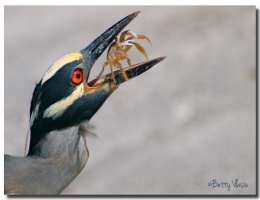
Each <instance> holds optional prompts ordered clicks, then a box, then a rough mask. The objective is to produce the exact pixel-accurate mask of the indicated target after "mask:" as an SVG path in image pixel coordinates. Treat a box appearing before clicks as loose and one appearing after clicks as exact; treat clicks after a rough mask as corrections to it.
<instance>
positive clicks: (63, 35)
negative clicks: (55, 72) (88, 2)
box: [4, 6, 256, 195]
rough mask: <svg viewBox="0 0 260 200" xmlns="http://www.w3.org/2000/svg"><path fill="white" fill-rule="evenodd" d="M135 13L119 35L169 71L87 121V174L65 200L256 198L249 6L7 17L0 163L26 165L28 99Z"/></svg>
mask: <svg viewBox="0 0 260 200" xmlns="http://www.w3.org/2000/svg"><path fill="white" fill-rule="evenodd" d="M138 10H140V11H141V13H140V14H139V16H138V17H137V18H136V19H135V20H134V21H133V22H131V23H130V24H129V25H128V26H127V28H126V29H130V30H132V31H134V32H135V33H137V34H143V35H146V36H147V37H148V38H149V39H150V40H151V42H152V46H151V45H150V44H149V43H148V42H147V41H140V44H141V45H142V46H143V47H144V48H145V50H146V52H147V55H148V57H149V59H152V58H156V57H160V56H167V59H165V60H164V61H163V62H161V63H159V64H158V65H156V66H155V67H153V68H152V69H151V70H149V71H147V72H146V73H144V74H142V75H141V76H139V77H137V78H135V79H133V80H131V81H129V82H127V83H125V84H123V85H122V86H121V87H120V88H119V89H118V90H117V91H115V92H114V94H113V95H112V96H111V97H110V98H109V99H108V100H107V101H106V103H105V104H104V105H103V107H102V108H101V109H100V110H99V111H98V112H97V114H96V115H95V116H94V117H93V118H92V120H91V124H92V125H93V126H94V127H95V128H94V130H93V132H94V133H95V134H96V135H97V138H95V137H90V138H87V143H88V148H89V152H90V157H89V160H88V163H87V165H86V167H85V168H84V169H83V171H82V172H81V174H80V175H79V176H78V177H77V178H76V179H75V180H74V181H73V182H72V183H71V184H70V186H69V187H68V188H67V189H66V190H65V191H64V192H63V194H137V195H138V194H178V195H182V194H255V193H256V160H255V159H256V50H255V49H256V8H255V7H254V6H236V7H234V6H228V7H227V6H226V7H224V6H222V7H220V6H212V7H207V6H203V7H200V6H183V7H182V6H176V7H174V6H144V7H141V6H138V7H135V6H106V7H105V6H97V7H93V6H34V7H32V6H30V7H28V6H21V7H16V6H5V9H4V18H5V19H4V28H5V30H4V33H5V35H4V38H5V46H4V52H5V57H4V58H5V63H4V64H5V67H4V78H5V79H4V89H5V93H4V108H5V111H4V117H5V122H4V128H5V134H4V148H5V154H10V155H15V156H23V155H24V146H25V138H26V133H27V131H28V128H29V123H28V122H29V108H30V101H31V97H32V92H33V89H34V87H35V85H36V83H37V82H38V81H39V80H40V79H41V78H42V76H43V75H44V73H45V72H46V71H47V69H48V68H49V67H50V66H51V64H52V63H54V62H55V61H56V60H57V59H59V58H60V57H62V56H63V55H65V54H67V53H71V52H74V51H79V50H81V49H82V48H84V47H85V46H87V45H88V44H89V43H90V42H92V41H93V40H94V39H95V38H96V37H97V36H99V35H100V34H101V33H103V32H104V31H105V30H106V29H107V28H109V27H110V26H111V25H113V24H114V23H116V22H117V21H119V20H120V19H122V18H123V17H125V16H126V15H128V14H130V13H132V12H135V11H138ZM105 54H106V53H105ZM105 54H104V55H102V56H101V57H100V58H99V60H98V61H97V62H96V64H95V67H94V68H93V70H92V73H91V76H92V77H94V76H96V75H98V73H99V72H100V70H101V65H102V64H103V62H104V61H105V60H106V57H105V56H106V55H105ZM129 56H130V57H131V59H132V63H133V64H134V63H137V62H141V61H144V60H145V57H144V56H143V55H142V54H140V53H139V52H138V51H137V50H136V49H134V48H133V49H131V50H130V51H129ZM122 63H123V64H124V66H127V64H126V62H122ZM107 71H108V69H107ZM213 179H216V181H217V182H218V183H221V182H227V183H230V184H231V189H230V191H228V189H227V188H222V187H218V188H217V187H216V188H213V187H212V186H210V184H209V183H212V180H213ZM235 179H238V181H239V182H241V183H246V184H248V187H245V188H237V189H236V188H234V187H233V185H232V181H235Z"/></svg>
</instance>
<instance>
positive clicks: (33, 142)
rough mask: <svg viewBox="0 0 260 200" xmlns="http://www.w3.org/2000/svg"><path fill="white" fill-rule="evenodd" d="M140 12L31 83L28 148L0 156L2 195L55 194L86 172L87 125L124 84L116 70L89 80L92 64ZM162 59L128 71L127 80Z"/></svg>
mask: <svg viewBox="0 0 260 200" xmlns="http://www.w3.org/2000/svg"><path fill="white" fill-rule="evenodd" d="M138 14H139V12H134V13H132V14H130V15H128V16H126V17H125V18H123V19H121V20H120V21H118V22H117V23H115V24H114V25H113V26H111V27H110V28H109V29H107V30H106V31H105V32H104V33H102V34H101V35H100V36H99V37H97V38H96V39H95V40H94V41H93V42H92V43H90V44H89V45H88V46H87V47H85V48H84V49H82V50H81V51H79V52H74V53H70V54H67V55H65V56H64V57H62V58H60V59H59V60H58V61H56V62H55V63H54V64H53V65H51V67H50V68H49V69H48V70H47V72H46V73H45V74H44V76H43V77H42V79H41V80H40V81H39V82H38V83H37V84H36V86H35V89H34V92H33V95H32V100H31V106H30V118H29V126H30V143H29V150H28V153H27V155H26V156H25V157H18V156H10V155H5V156H4V193H5V194H7V195H58V194H61V193H62V191H63V190H64V189H65V188H66V187H67V186H68V185H69V184H70V183H71V182H72V181H73V180H74V179H75V178H76V177H77V175H78V174H79V173H80V172H81V171H82V170H83V168H84V167H85V165H86V163H87V161H88V158H89V151H88V148H87V142H86V135H87V134H88V132H89V131H88V122H89V120H90V119H91V118H92V117H93V115H94V114H95V113H96V112H97V111H98V110H99V109H100V107H101V106H102V105H103V104H104V102H105V101H106V99H108V97H109V96H110V95H111V94H112V93H113V92H114V91H115V90H116V89H117V88H118V87H119V86H120V85H121V84H122V83H124V82H125V79H124V78H123V76H122V74H121V73H120V70H117V71H115V72H114V79H112V78H111V73H110V74H106V75H103V76H101V77H98V78H96V79H94V80H91V81H89V74H90V71H91V69H92V66H93V65H94V63H95V61H96V60H97V59H98V58H99V57H100V56H101V54H102V53H103V52H104V51H105V49H106V48H107V47H108V46H109V45H110V44H111V43H112V41H113V40H114V38H115V37H116V36H117V35H118V34H119V33H120V32H121V31H122V30H123V28H124V27H125V26H126V25H128V24H129V23H130V22H131V21H132V20H133V19H134V18H135V17H136V16H137V15H138ZM164 58H165V57H159V58H156V59H152V60H149V61H145V62H142V63H139V64H135V65H132V66H130V67H128V68H127V69H126V70H125V72H126V74H127V76H128V78H129V79H132V78H134V77H136V76H138V75H140V74H142V73H143V72H145V71H147V70H148V69H150V68H152V67H153V66H154V65H156V64H157V63H159V62H160V61H162V60H163V59H164Z"/></svg>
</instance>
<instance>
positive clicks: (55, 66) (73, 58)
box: [41, 52, 83, 85]
mask: <svg viewBox="0 0 260 200" xmlns="http://www.w3.org/2000/svg"><path fill="white" fill-rule="evenodd" d="M81 58H83V56H82V54H81V53H79V52H75V53H71V54H68V55H66V56H63V57H62V58H60V59H59V60H57V61H56V62H55V63H54V64H53V65H52V66H51V67H50V68H49V69H48V71H47V72H46V74H45V75H44V77H43V78H42V83H41V85H42V84H43V83H44V82H46V81H47V80H49V79H50V78H51V77H52V76H53V75H54V74H55V73H56V72H57V71H58V70H59V69H60V68H62V67H63V66H64V65H65V64H67V63H70V62H72V61H76V60H80V59H81Z"/></svg>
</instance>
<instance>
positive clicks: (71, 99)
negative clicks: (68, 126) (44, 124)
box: [43, 83, 84, 119]
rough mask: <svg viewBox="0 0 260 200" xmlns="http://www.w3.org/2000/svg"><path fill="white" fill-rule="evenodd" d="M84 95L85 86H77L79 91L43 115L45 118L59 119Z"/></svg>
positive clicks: (57, 103) (52, 106) (54, 105)
mask: <svg viewBox="0 0 260 200" xmlns="http://www.w3.org/2000/svg"><path fill="white" fill-rule="evenodd" d="M83 94H84V84H83V83H82V84H80V85H79V86H77V89H76V90H74V91H73V92H72V93H71V95H70V96H68V97H67V98H65V99H62V100H60V101H58V102H56V103H54V104H53V105H51V106H50V107H49V108H47V109H46V110H45V111H44V113H43V118H49V117H52V119H56V118H58V117H59V116H60V115H62V113H63V112H64V111H65V110H66V109H67V108H68V107H69V106H70V105H71V104H73V102H74V101H75V100H77V99H78V98H79V97H81V96H82V95H83Z"/></svg>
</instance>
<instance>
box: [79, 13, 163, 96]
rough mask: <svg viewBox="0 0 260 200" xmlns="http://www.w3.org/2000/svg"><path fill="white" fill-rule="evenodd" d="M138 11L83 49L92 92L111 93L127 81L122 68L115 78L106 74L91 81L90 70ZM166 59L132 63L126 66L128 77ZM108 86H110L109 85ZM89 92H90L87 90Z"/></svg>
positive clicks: (89, 87) (88, 85)
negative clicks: (104, 91) (103, 90)
mask: <svg viewBox="0 0 260 200" xmlns="http://www.w3.org/2000/svg"><path fill="white" fill-rule="evenodd" d="M139 13H140V11H138V12H134V13H132V14H130V15H128V16H126V17H125V18H123V19H121V20H120V21H119V22H117V23H116V24H114V25H113V26H111V27H110V28H109V29H107V30H106V31H105V32H104V33H102V34H101V35H100V36H99V37H98V38H96V39H95V40H94V41H93V42H92V43H91V44H90V45H88V46H87V47H86V48H85V49H83V50H81V51H80V53H81V54H82V55H83V56H84V58H85V63H84V68H85V71H86V73H87V74H86V83H87V90H90V91H91V93H92V92H95V91H98V90H100V89H105V90H106V91H107V94H111V93H112V92H113V91H114V90H115V89H117V88H118V86H119V85H120V84H122V83H123V82H125V79H124V78H123V76H122V74H121V72H120V70H118V71H115V72H114V75H115V79H114V80H113V79H112V74H111V73H110V74H106V75H104V76H101V77H99V78H96V79H94V80H92V81H90V82H88V77H89V74H90V70H91V68H92V67H93V65H94V63H95V61H96V60H97V59H98V58H99V57H100V56H101V54H102V53H103V52H104V51H105V49H106V48H107V47H108V46H109V45H110V44H111V43H112V41H113V40H114V39H115V38H116V36H117V35H118V34H119V33H120V32H121V31H122V30H123V29H124V27H125V26H127V25H128V24H129V23H130V22H131V21H132V20H133V19H134V18H135V17H136V16H137V15H138V14H139ZM163 59H165V57H160V58H156V59H153V60H150V61H146V62H142V63H139V64H135V65H132V66H130V67H128V68H125V72H126V75H127V77H128V79H132V78H134V77H136V76H138V75H140V74H142V73H143V72H145V71H147V70H148V69H150V68H151V67H153V66H154V65H156V64H157V63H159V62H160V61H162V60H163ZM107 86H108V87H107ZM86 93H88V92H86Z"/></svg>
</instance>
